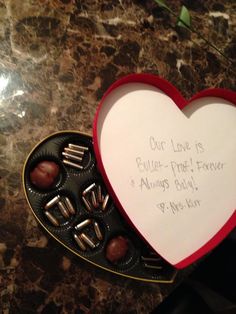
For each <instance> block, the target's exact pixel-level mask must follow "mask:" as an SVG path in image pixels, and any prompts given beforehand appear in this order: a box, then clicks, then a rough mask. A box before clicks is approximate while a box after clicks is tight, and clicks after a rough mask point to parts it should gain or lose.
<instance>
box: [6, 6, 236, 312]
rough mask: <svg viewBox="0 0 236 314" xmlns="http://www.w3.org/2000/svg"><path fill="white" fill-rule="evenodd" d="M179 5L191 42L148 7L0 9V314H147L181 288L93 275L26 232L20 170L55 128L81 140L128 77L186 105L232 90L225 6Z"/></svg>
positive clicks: (234, 15)
mask: <svg viewBox="0 0 236 314" xmlns="http://www.w3.org/2000/svg"><path fill="white" fill-rule="evenodd" d="M166 2H167V3H168V5H169V6H170V7H171V8H172V9H173V10H174V11H175V12H178V11H179V8H180V7H181V4H182V3H184V4H185V5H186V6H187V7H188V9H189V11H190V13H191V16H192V19H193V20H192V25H193V26H194V28H195V29H196V30H197V31H198V32H199V33H200V34H201V35H202V36H204V37H205V38H207V39H208V40H209V41H210V42H211V43H213V44H214V45H215V46H216V47H217V48H218V49H220V50H221V51H222V52H223V54H224V56H222V55H221V54H220V53H218V52H217V51H216V50H215V49H213V48H211V47H209V45H207V44H206V43H205V42H204V40H203V39H202V38H201V37H199V34H196V33H193V32H190V31H188V30H187V29H184V28H178V27H176V26H175V25H176V21H175V18H174V17H173V16H171V15H170V14H169V13H168V12H167V11H166V10H164V9H161V8H159V7H158V6H157V5H156V4H155V2H154V1H151V0H147V1H145V0H143V1H136V0H135V1H131V0H125V1H107V0H106V1H100V0H88V1H80V0H37V1H36V0H25V1H17V0H5V1H4V0H0V39H1V40H0V214H1V219H0V309H1V310H2V313H5V314H7V313H24V314H28V313H50V314H51V313H130V314H131V313H132V314H134V313H150V312H151V311H152V310H153V309H154V308H155V307H156V306H157V305H158V304H159V303H160V302H161V301H162V300H163V298H164V297H165V296H166V295H168V294H169V292H170V291H171V290H172V289H173V287H174V286H175V285H176V284H178V283H179V282H180V281H181V278H182V277H183V273H182V272H179V274H178V276H177V278H176V282H175V284H174V285H173V284H169V285H168V284H167V285H160V284H156V283H145V282H139V281H135V280H132V279H127V278H123V277H119V276H116V275H114V274H111V273H108V272H105V271H103V270H100V269H98V268H96V267H94V266H92V265H90V264H88V263H86V262H84V261H82V260H81V259H80V258H78V257H76V256H74V255H72V253H70V252H68V251H67V250H66V249H64V248H63V247H61V246H60V245H59V244H57V243H56V242H55V241H54V240H52V239H51V238H50V236H49V235H48V234H46V233H45V232H44V231H43V230H42V228H41V227H40V226H39V225H38V224H37V222H36V220H35V218H34V217H33V215H32V213H31V211H30V210H29V208H28V205H27V203H26V199H25V196H24V192H23V187H22V184H21V171H22V167H23V163H24V161H25V159H26V157H27V155H28V153H29V152H30V150H31V149H32V147H33V146H34V145H35V144H37V143H38V142H39V141H40V140H41V139H42V138H44V137H45V136H47V135H49V134H51V133H53V132H55V131H58V130H67V129H70V130H79V131H85V132H88V133H90V134H91V133H92V123H93V118H94V114H95V111H96V108H97V105H98V103H99V100H100V99H101V97H102V95H103V93H104V91H105V90H106V89H107V88H108V86H109V85H110V84H111V83H113V82H114V81H115V80H117V79H118V78H120V77H122V76H124V75H126V74H129V73H140V72H147V73H153V74H157V75H160V76H162V77H163V78H165V79H167V80H169V81H170V82H171V83H173V84H174V85H175V86H176V87H177V88H178V89H179V90H180V91H181V92H182V94H183V95H184V96H185V97H187V98H190V97H191V96H192V95H193V94H195V93H196V92H198V91H200V90H202V89H204V88H209V87H223V88H229V89H232V90H236V84H235V83H236V75H235V73H236V70H235V65H236V54H235V51H236V32H235V30H236V2H235V1H232V0H226V1H223V2H220V1H217V0H211V1H210V0H207V1H203V0H201V1H200V0H199V1H190V0H185V1H179V0H177V1H174V0H169V1H166Z"/></svg>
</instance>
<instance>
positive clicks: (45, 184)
mask: <svg viewBox="0 0 236 314" xmlns="http://www.w3.org/2000/svg"><path fill="white" fill-rule="evenodd" d="M58 175H59V166H58V165H57V164H56V163H55V162H54V161H47V160H45V161H41V162H39V163H38V164H37V165H36V167H35V168H34V169H33V170H32V171H31V172H30V180H31V182H32V183H33V184H34V185H35V186H36V187H37V188H40V189H48V188H50V187H51V186H52V185H53V184H54V183H55V181H56V179H57V177H58Z"/></svg>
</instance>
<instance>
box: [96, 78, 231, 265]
mask: <svg viewBox="0 0 236 314" xmlns="http://www.w3.org/2000/svg"><path fill="white" fill-rule="evenodd" d="M129 83H145V84H148V85H152V86H154V87H157V88H158V89H160V90H161V91H163V92H164V93H165V94H166V95H167V96H169V97H170V98H171V99H172V100H173V101H174V102H175V104H176V105H177V106H178V107H179V108H180V109H181V110H182V109H183V108H184V107H185V106H187V105H188V104H189V103H190V102H192V101H193V100H196V99H199V98H202V97H219V98H222V99H225V100H227V101H230V102H231V103H233V104H234V105H236V93H235V92H233V91H230V90H226V89H219V88H212V89H206V90H203V91H201V92H199V93H198V94H196V95H195V96H193V97H192V98H191V99H190V100H189V101H188V100H186V99H185V98H184V97H183V96H182V95H181V93H180V92H179V91H178V90H177V89H176V88H175V87H174V86H173V85H172V84H171V83H169V82H168V81H166V80H164V79H162V78H160V77H157V76H154V75H151V74H131V75H128V76H126V77H123V78H121V79H120V80H118V81H116V82H115V83H114V84H112V85H111V86H110V88H109V89H108V90H107V91H106V93H105V94H104V96H103V97H102V100H101V102H100V104H99V106H98V109H97V112H96V115H95V119H94V125H93V139H94V150H95V154H96V159H97V165H98V168H99V170H100V172H101V174H102V176H103V179H104V181H105V184H106V186H107V188H108V191H109V193H110V195H111V197H112V198H113V200H114V202H115V204H116V206H117V207H118V209H119V210H120V211H121V213H122V215H123V216H124V217H125V218H126V220H127V221H128V222H129V223H130V225H131V226H132V227H133V228H134V229H136V231H137V233H139V234H140V236H141V237H142V238H144V237H143V236H142V234H141V233H140V232H139V230H137V228H135V226H134V225H133V223H132V221H131V219H130V218H129V217H128V215H127V214H126V211H125V209H124V208H122V206H121V203H120V201H119V199H118V198H117V196H116V194H115V192H114V190H113V188H112V184H111V182H110V181H109V178H108V176H107V174H106V171H105V168H104V165H103V162H102V158H101V154H100V150H99V139H98V129H97V125H98V120H99V113H100V110H101V107H102V106H103V103H104V100H105V99H106V97H107V96H108V95H109V94H110V93H111V92H112V91H113V90H114V89H116V88H118V87H120V86H121V85H123V84H129ZM235 226H236V211H234V213H233V214H232V216H231V217H230V218H229V219H228V221H227V222H226V223H225V224H224V225H223V226H222V228H221V229H220V230H219V231H218V232H217V233H216V234H215V235H214V236H213V237H212V238H211V239H210V240H209V241H208V242H207V243H206V244H205V245H203V246H202V247H201V248H199V249H198V250H197V251H195V252H194V253H193V254H191V255H190V256H188V257H187V258H185V259H183V260H182V261H181V262H179V263H177V264H175V265H173V266H175V267H176V268H179V269H181V268H184V267H186V266H188V265H190V264H191V263H193V262H195V261H196V260H197V259H199V258H200V257H202V256H203V255H205V254H206V253H208V252H209V251H210V250H212V249H213V248H214V247H215V246H216V245H218V244H219V243H220V242H221V241H222V240H223V239H224V238H225V237H226V236H227V235H228V234H229V232H230V231H232V230H233V228H234V227H235ZM144 240H145V241H146V242H148V241H147V240H146V239H144ZM157 253H158V252H157Z"/></svg>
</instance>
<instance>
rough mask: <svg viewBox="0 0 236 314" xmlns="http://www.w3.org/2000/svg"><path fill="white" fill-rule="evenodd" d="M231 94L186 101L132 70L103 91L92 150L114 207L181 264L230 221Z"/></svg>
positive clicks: (234, 170) (235, 131)
mask: <svg viewBox="0 0 236 314" xmlns="http://www.w3.org/2000/svg"><path fill="white" fill-rule="evenodd" d="M235 104H236V93H234V92H232V91H229V90H223V89H209V90H205V91H202V92H200V93H199V94H197V95H195V96H194V97H193V98H192V99H191V100H190V101H187V100H186V99H184V97H183V96H182V95H181V94H180V92H179V91H178V90H177V89H176V88H175V87H174V86H173V85H171V84H170V83H169V82H167V81H165V80H163V79H161V78H159V77H156V76H153V75H149V74H133V75H129V76H127V77H124V78H122V79H120V80H119V81H117V82H115V83H114V84H113V85H112V86H111V87H110V88H109V89H108V91H107V92H106V93H105V94H104V96H103V98H102V100H101V103H100V104H99V107H98V109H97V113H96V116H95V120H94V127H93V137H94V150H95V154H96V158H97V163H98V167H99V169H100V171H101V173H102V176H103V178H104V181H105V183H106V185H107V188H108V189H109V192H110V194H111V195H112V197H113V199H114V202H115V203H116V205H117V207H118V208H119V209H120V211H121V213H122V214H123V215H124V216H125V217H126V219H127V220H128V221H129V222H130V224H132V226H133V227H134V228H135V229H136V230H137V231H138V232H139V233H140V235H141V236H142V237H143V238H144V239H145V240H146V241H147V242H148V243H149V244H150V245H151V246H152V247H153V249H154V250H155V251H156V252H157V253H158V254H160V255H161V256H162V257H163V258H164V259H166V260H167V261H168V262H169V263H171V264H172V265H174V266H176V267H177V268H182V267H185V266H187V265H189V264H190V263H192V262H194V261H195V260H197V259H198V258H200V257H201V256H203V255H204V254H206V253H207V252H208V251H209V250H211V249H212V248H213V247H214V246H216V245H217V244H218V243H219V242H220V241H221V240H222V239H223V238H224V237H225V236H226V235H227V234H228V233H229V232H230V231H231V230H232V229H233V228H234V227H235V225H236V212H235V207H236V193H235V186H236V163H235V162H234V156H235V154H236V145H235V144H236V128H235V125H236V108H235Z"/></svg>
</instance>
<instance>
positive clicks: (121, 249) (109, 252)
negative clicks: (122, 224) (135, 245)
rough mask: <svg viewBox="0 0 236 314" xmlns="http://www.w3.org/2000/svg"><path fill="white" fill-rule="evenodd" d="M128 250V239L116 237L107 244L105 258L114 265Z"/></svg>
mask: <svg viewBox="0 0 236 314" xmlns="http://www.w3.org/2000/svg"><path fill="white" fill-rule="evenodd" d="M128 249H129V245H128V239H127V238H125V237H123V236H117V237H115V238H113V239H111V240H110V241H109V242H108V244H107V247H106V258H107V260H108V261H110V262H111V263H113V264H116V263H118V262H119V261H121V260H122V259H123V258H124V257H125V256H126V254H127V252H128Z"/></svg>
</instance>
